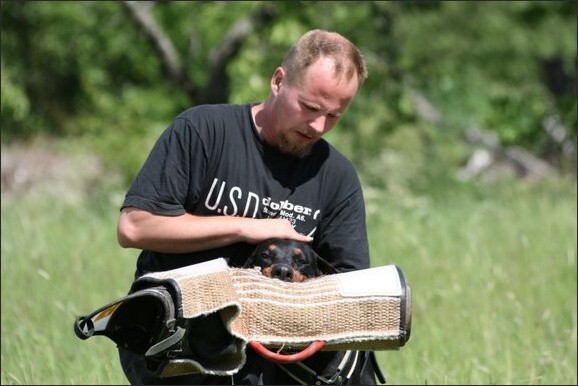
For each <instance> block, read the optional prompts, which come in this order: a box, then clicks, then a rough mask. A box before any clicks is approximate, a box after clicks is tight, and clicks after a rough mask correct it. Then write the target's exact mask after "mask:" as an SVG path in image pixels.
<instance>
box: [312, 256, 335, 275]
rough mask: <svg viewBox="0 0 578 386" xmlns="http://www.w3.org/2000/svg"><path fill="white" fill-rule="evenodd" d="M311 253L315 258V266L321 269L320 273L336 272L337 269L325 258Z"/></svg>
mask: <svg viewBox="0 0 578 386" xmlns="http://www.w3.org/2000/svg"><path fill="white" fill-rule="evenodd" d="M313 254H314V255H315V260H317V268H318V269H319V270H320V271H321V273H322V274H324V275H332V274H334V273H337V270H336V269H335V267H334V266H332V265H331V264H329V262H328V261H327V260H325V259H324V258H323V257H321V256H319V255H318V254H317V253H315V252H313Z"/></svg>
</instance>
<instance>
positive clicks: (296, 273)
mask: <svg viewBox="0 0 578 386" xmlns="http://www.w3.org/2000/svg"><path fill="white" fill-rule="evenodd" d="M244 267H245V268H252V267H260V268H261V272H262V273H263V275H266V276H269V277H273V278H277V279H280V280H283V281H289V282H291V281H294V282H299V281H303V280H305V279H308V278H311V277H317V276H321V275H324V274H332V273H335V272H336V271H335V269H334V268H333V267H332V266H331V265H330V264H329V263H328V262H326V261H325V260H324V259H323V258H321V256H319V255H318V254H317V253H315V251H314V250H313V248H311V246H310V245H309V244H305V243H301V242H298V241H294V240H286V239H279V238H272V239H268V240H265V241H263V242H261V243H260V244H259V245H257V247H256V248H255V250H254V251H253V253H252V254H251V255H250V256H249V258H248V259H247V261H246V262H245V264H244Z"/></svg>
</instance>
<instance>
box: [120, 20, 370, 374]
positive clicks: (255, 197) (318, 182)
mask: <svg viewBox="0 0 578 386" xmlns="http://www.w3.org/2000/svg"><path fill="white" fill-rule="evenodd" d="M366 77H367V70H366V66H365V62H364V59H363V57H362V55H361V53H360V52H359V50H358V49H357V47H355V46H354V45H353V44H352V43H351V42H350V41H349V40H347V39H346V38H345V37H343V36H341V35H340V34H338V33H335V32H328V31H324V30H312V31H309V32H307V33H306V34H304V35H303V36H302V37H301V38H300V39H299V40H298V41H297V42H296V43H295V45H293V47H291V49H290V50H289V51H288V53H287V55H286V56H285V58H284V60H283V62H282V64H281V66H280V67H278V68H276V69H275V71H274V72H273V75H272V77H271V82H270V95H269V96H268V98H267V99H266V100H265V102H263V103H255V104H244V105H231V104H221V105H202V106H196V107H193V108H190V109H188V110H186V111H184V112H183V113H181V114H180V115H179V116H177V117H176V118H175V120H174V121H173V122H172V124H171V125H170V126H169V127H168V128H167V130H165V131H164V132H163V134H162V135H161V137H160V138H159V140H158V141H157V143H156V144H155V146H154V147H153V149H152V150H151V152H150V154H149V156H148V158H147V160H146V161H145V163H144V165H143V167H142V169H141V170H140V172H139V174H138V175H137V177H136V179H135V181H134V183H133V185H132V186H131V187H130V189H129V190H128V192H127V195H126V197H125V200H124V202H123V205H122V208H121V213H120V218H119V222H118V240H119V244H120V245H121V246H122V247H125V248H129V247H130V248H138V249H142V252H141V253H140V255H139V258H138V262H137V270H136V277H138V276H141V275H142V274H144V273H146V272H151V271H164V270H169V269H174V268H179V267H182V266H186V265H190V264H196V263H200V262H203V261H207V260H211V259H215V258H218V257H223V258H225V259H226V260H227V261H228V263H229V265H231V266H236V267H239V266H242V265H243V263H244V260H245V259H246V258H247V257H248V256H249V254H250V252H251V251H252V249H253V248H254V247H255V244H257V243H259V242H261V241H263V240H265V239H267V238H271V237H280V238H288V239H293V240H298V241H303V242H308V243H309V242H310V243H311V245H312V246H313V248H314V249H315V250H316V251H317V253H318V254H319V255H321V256H322V257H323V258H325V259H326V260H327V261H329V262H330V263H331V264H332V265H333V266H334V267H335V268H336V269H337V270H338V271H340V272H346V271H351V270H357V269H364V268H368V267H369V252H368V249H369V248H368V241H367V233H366V224H365V207H364V201H363V193H362V189H361V185H360V182H359V179H358V176H357V174H356V172H355V170H354V168H353V166H352V164H351V163H350V162H349V161H348V160H347V159H346V158H345V157H344V156H343V155H341V154H340V153H339V152H338V151H337V150H336V149H335V148H333V147H332V146H331V145H330V144H329V143H327V142H326V141H325V140H324V139H322V136H323V135H324V134H326V133H327V132H329V131H330V130H331V129H333V127H334V126H335V125H336V124H337V123H338V122H339V120H340V118H341V116H342V114H343V113H344V112H345V110H346V109H347V107H348V105H349V103H350V102H351V101H352V99H353V97H354V96H355V95H356V93H357V91H358V89H359V87H360V86H361V84H362V83H363V81H364V80H365V79H366ZM320 317H323V316H322V315H320ZM119 350H120V356H121V363H122V366H123V369H124V371H125V373H126V375H127V378H128V379H129V381H130V382H131V383H155V384H161V383H180V382H182V383H189V384H192V383H202V384H231V383H234V384H263V383H264V384H275V383H278V384H290V383H294V382H295V381H294V379H293V378H292V377H290V376H289V375H288V374H287V373H286V372H284V371H282V369H280V368H279V367H278V366H276V365H275V364H274V363H271V362H267V361H266V360H265V359H263V358H261V357H259V356H258V355H256V354H255V353H254V352H252V350H250V349H247V355H248V358H247V363H246V365H245V366H244V367H243V369H241V370H240V371H239V372H238V374H236V375H234V376H233V377H217V376H209V375H203V374H195V375H190V376H179V377H169V378H164V379H163V378H155V377H153V376H152V374H150V373H149V372H148V371H147V370H146V368H145V364H144V359H143V358H142V357H140V356H137V355H134V354H132V353H129V352H127V351H125V350H122V349H119ZM327 361H328V354H327V353H319V354H316V355H314V356H313V357H312V358H310V359H309V363H310V364H311V366H313V367H314V368H322V367H323V365H324V364H326V363H323V362H327ZM363 372H364V378H363V382H362V383H364V384H367V383H368V382H370V383H375V379H374V378H373V370H372V366H371V364H369V365H367V366H366V367H365V368H364V370H363ZM231 378H232V379H231Z"/></svg>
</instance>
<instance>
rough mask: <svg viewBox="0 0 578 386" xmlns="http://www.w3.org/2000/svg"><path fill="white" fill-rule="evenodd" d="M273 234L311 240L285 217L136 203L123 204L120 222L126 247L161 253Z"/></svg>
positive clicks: (120, 240) (252, 240)
mask: <svg viewBox="0 0 578 386" xmlns="http://www.w3.org/2000/svg"><path fill="white" fill-rule="evenodd" d="M270 237H281V238H288V239H293V240H297V241H303V242H310V241H311V240H312V238H311V237H309V236H304V235H302V234H300V233H298V232H296V231H295V229H293V226H292V225H291V223H290V222H289V220H287V219H284V218H270V219H254V218H248V217H236V216H195V215H192V214H189V213H185V214H183V215H180V216H165V215H157V214H153V213H150V212H147V211H145V210H142V209H138V208H134V207H126V208H123V209H122V211H121V213H120V217H119V221H118V224H117V238H118V243H119V244H120V246H121V247H123V248H138V249H146V250H151V251H156V252H162V253H187V252H196V251H201V250H206V249H213V248H218V247H223V246H226V245H230V244H233V243H237V242H246V243H250V244H257V243H259V242H261V241H263V240H265V239H268V238H270Z"/></svg>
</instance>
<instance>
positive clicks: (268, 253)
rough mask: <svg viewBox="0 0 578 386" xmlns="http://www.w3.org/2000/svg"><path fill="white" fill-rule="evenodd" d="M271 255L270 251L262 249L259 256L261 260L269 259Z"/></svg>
mask: <svg viewBox="0 0 578 386" xmlns="http://www.w3.org/2000/svg"><path fill="white" fill-rule="evenodd" d="M272 257H273V256H272V253H271V251H263V252H262V253H261V258H262V259H263V260H271V258H272Z"/></svg>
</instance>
